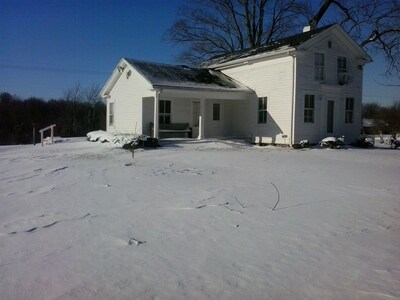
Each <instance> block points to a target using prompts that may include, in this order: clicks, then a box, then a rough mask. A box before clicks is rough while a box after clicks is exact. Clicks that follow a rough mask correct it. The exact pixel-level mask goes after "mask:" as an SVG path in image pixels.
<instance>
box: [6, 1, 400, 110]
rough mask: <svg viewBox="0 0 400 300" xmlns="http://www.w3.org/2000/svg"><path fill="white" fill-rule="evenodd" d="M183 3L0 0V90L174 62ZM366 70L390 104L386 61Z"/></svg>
mask: <svg viewBox="0 0 400 300" xmlns="http://www.w3.org/2000/svg"><path fill="white" fill-rule="evenodd" d="M184 3H185V0H130V1H128V0H97V1H92V0H79V1H77V0H0V12H1V17H0V41H1V42H0V92H9V93H11V94H16V95H17V96H20V97H22V98H27V97H30V96H34V97H38V98H43V99H50V98H55V99H58V98H61V97H62V96H63V93H64V92H65V90H67V89H69V88H71V87H73V86H74V85H75V84H76V83H80V84H81V85H82V86H83V87H88V86H91V85H93V84H98V85H100V86H102V85H103V84H104V83H105V82H106V81H107V78H108V77H109V75H110V74H111V72H112V70H113V69H114V67H115V66H116V64H117V63H118V61H119V60H120V59H121V58H122V57H129V58H135V59H140V60H147V61H154V62H163V63H176V62H177V61H176V58H177V56H178V55H179V52H180V49H179V47H177V46H173V45H172V44H170V43H169V42H167V41H166V40H164V39H163V36H164V34H165V31H166V30H167V29H168V28H169V27H170V26H171V25H172V24H173V23H174V21H175V20H176V18H177V9H178V8H179V7H180V6H181V5H182V4H184ZM374 60H375V62H374V63H372V64H369V65H367V66H366V68H365V72H364V97H363V101H364V102H378V103H381V104H383V105H390V104H392V103H393V101H395V100H400V88H399V87H386V86H382V85H380V84H378V83H377V81H378V82H385V78H384V77H382V76H380V74H382V73H383V72H384V70H385V69H384V66H385V62H384V61H383V60H382V59H380V58H378V57H374Z"/></svg>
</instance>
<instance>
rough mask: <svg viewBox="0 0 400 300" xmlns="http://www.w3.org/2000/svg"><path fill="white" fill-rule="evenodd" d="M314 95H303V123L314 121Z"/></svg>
mask: <svg viewBox="0 0 400 300" xmlns="http://www.w3.org/2000/svg"><path fill="white" fill-rule="evenodd" d="M314 99H315V96H314V95H305V97H304V123H314V108H315V106H314Z"/></svg>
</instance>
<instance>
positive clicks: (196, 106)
mask: <svg viewBox="0 0 400 300" xmlns="http://www.w3.org/2000/svg"><path fill="white" fill-rule="evenodd" d="M199 116H200V102H198V101H195V102H193V119H192V124H193V127H192V136H193V137H194V138H197V137H198V135H199Z"/></svg>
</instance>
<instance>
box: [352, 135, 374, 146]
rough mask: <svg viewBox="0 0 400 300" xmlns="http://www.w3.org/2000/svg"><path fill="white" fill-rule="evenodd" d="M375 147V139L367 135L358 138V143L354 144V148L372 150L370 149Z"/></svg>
mask: <svg viewBox="0 0 400 300" xmlns="http://www.w3.org/2000/svg"><path fill="white" fill-rule="evenodd" d="M374 145H375V140H374V138H373V137H370V136H365V135H362V136H360V137H359V138H358V140H357V142H355V143H354V144H352V146H355V147H361V148H370V147H374Z"/></svg>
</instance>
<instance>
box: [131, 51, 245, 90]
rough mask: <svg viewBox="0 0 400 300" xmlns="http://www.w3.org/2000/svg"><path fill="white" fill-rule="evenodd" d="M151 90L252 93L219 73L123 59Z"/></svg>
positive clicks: (203, 69)
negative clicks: (145, 81)
mask: <svg viewBox="0 0 400 300" xmlns="http://www.w3.org/2000/svg"><path fill="white" fill-rule="evenodd" d="M124 60H125V61H126V62H127V63H128V64H129V65H131V67H133V68H134V69H135V70H136V71H137V72H139V73H140V74H141V75H142V76H143V77H144V78H146V79H147V81H149V83H150V84H151V85H152V86H153V88H169V89H187V90H193V89H195V90H205V91H215V92H218V91H223V92H227V91H230V92H232V91H238V92H253V91H252V90H251V89H249V88H248V87H246V86H245V85H243V84H242V83H240V82H238V81H236V80H234V79H233V78H231V77H229V76H227V75H225V74H223V73H221V72H220V71H214V70H209V69H206V68H192V67H188V66H184V65H169V64H162V63H153V62H145V61H140V60H135V59H129V58H124Z"/></svg>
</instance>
